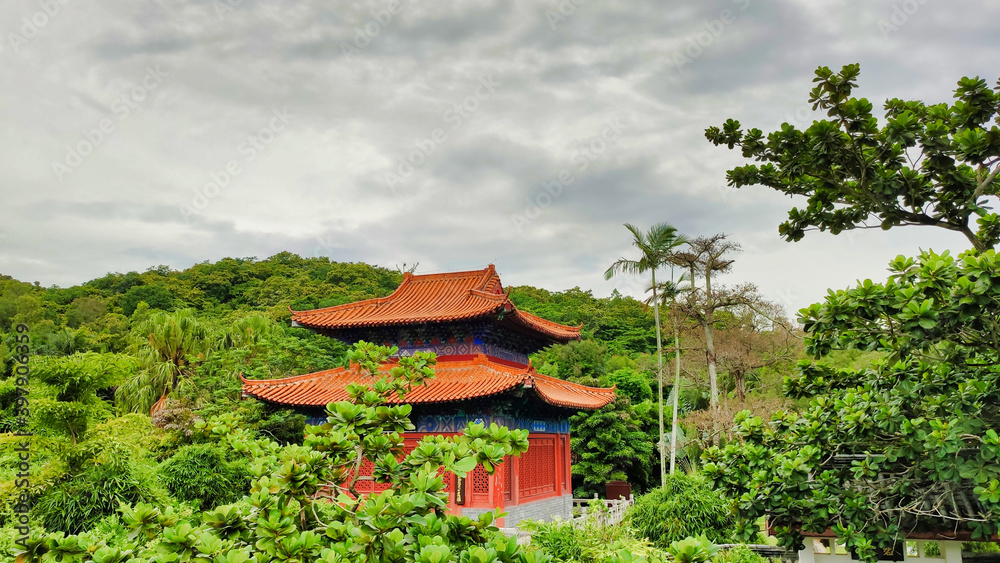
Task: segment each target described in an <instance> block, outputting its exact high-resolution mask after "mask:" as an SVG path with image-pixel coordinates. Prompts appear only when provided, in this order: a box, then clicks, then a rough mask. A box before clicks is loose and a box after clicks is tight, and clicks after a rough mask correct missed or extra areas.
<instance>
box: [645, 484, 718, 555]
mask: <svg viewBox="0 0 1000 563" xmlns="http://www.w3.org/2000/svg"><path fill="white" fill-rule="evenodd" d="M628 522H629V524H630V525H631V526H633V527H634V528H635V530H636V532H637V533H639V534H640V535H641V536H643V537H646V538H648V539H649V540H650V541H651V542H652V543H653V545H655V546H658V547H660V548H669V547H670V544H671V543H673V542H676V541H680V540H683V539H684V538H688V537H692V536H700V535H704V536H706V537H707V538H708V539H709V540H712V541H714V542H716V543H726V542H728V541H729V540H730V539H731V538H732V534H733V516H732V513H731V512H730V510H729V506H728V503H727V501H726V497H725V496H724V495H723V494H722V493H721V492H719V491H716V490H715V489H713V488H712V487H711V486H709V483H708V482H706V481H705V479H703V478H702V477H700V476H698V475H687V474H684V473H675V474H673V475H668V476H667V485H666V487H662V488H658V489H654V490H653V491H652V492H650V493H647V494H645V495H642V496H640V497H639V498H637V499H636V501H635V506H634V507H633V508H632V510H631V511H630V512H629V514H628Z"/></svg>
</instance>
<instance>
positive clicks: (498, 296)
mask: <svg viewBox="0 0 1000 563" xmlns="http://www.w3.org/2000/svg"><path fill="white" fill-rule="evenodd" d="M469 293H471V294H472V295H475V296H477V297H482V298H483V299H489V300H490V301H496V302H497V303H506V302H507V301H508V298H507V296H506V295H504V294H502V293H490V292H489V291H485V290H482V289H476V288H472V289H470V290H469Z"/></svg>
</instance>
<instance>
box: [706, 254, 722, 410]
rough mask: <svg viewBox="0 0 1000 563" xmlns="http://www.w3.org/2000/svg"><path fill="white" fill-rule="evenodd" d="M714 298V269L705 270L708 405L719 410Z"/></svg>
mask: <svg viewBox="0 0 1000 563" xmlns="http://www.w3.org/2000/svg"><path fill="white" fill-rule="evenodd" d="M713 301H714V299H713V298H712V269H711V267H708V268H706V269H705V359H706V361H707V363H708V404H709V406H710V407H712V409H713V410H716V411H717V410H719V376H718V372H717V369H716V363H717V356H716V354H715V304H714V302H713Z"/></svg>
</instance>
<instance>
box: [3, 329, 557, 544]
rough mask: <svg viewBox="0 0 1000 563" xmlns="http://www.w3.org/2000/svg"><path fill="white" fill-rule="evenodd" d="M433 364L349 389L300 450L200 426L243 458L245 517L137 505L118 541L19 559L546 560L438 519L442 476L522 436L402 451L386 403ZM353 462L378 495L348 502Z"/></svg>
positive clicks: (411, 364) (406, 424)
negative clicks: (246, 455) (248, 475)
mask: <svg viewBox="0 0 1000 563" xmlns="http://www.w3.org/2000/svg"><path fill="white" fill-rule="evenodd" d="M395 351H396V350H395V349H390V348H386V347H380V346H373V345H369V344H366V343H363V342H362V343H359V344H358V345H357V346H356V347H355V348H354V350H353V351H352V352H351V353H350V354H349V360H351V361H353V362H356V364H357V365H358V368H357V369H360V370H363V371H364V372H365V373H367V374H368V375H373V374H375V373H376V372H377V368H378V366H379V365H380V364H381V363H382V362H384V361H385V359H386V358H387V357H388V356H389V355H390V354H393V353H394V352H395ZM434 364H435V358H434V355H433V354H428V353H422V352H418V353H416V354H414V355H413V356H411V357H404V358H401V359H400V360H399V362H398V364H397V366H396V367H394V368H393V369H392V370H390V371H389V373H388V374H387V375H386V376H385V377H382V378H381V379H376V380H375V381H374V382H373V383H372V384H371V385H352V386H350V388H349V394H350V396H351V400H350V401H343V402H340V403H331V404H330V405H328V406H327V413H328V415H329V416H328V418H327V422H326V423H325V424H323V425H321V426H310V427H309V428H308V429H307V433H308V434H307V437H306V440H305V443H304V445H302V446H299V445H288V446H284V447H281V446H278V445H277V444H276V443H274V442H271V441H268V440H262V439H252V438H250V437H249V436H248V435H247V433H246V432H245V431H243V430H241V429H240V428H238V427H237V426H234V425H233V422H234V421H232V420H231V419H230V420H229V421H227V420H226V419H224V418H220V419H217V420H215V421H214V422H210V423H205V424H200V425H199V426H198V429H199V432H200V433H201V434H202V435H203V436H206V437H211V436H214V437H217V438H219V439H221V440H224V441H226V442H227V443H228V446H229V447H231V448H232V449H233V450H234V451H237V452H238V451H251V452H252V454H253V457H254V459H255V462H254V465H253V467H252V472H253V474H254V477H253V484H252V487H251V494H250V495H249V496H248V497H245V498H244V501H243V502H244V503H245V506H249V508H250V510H249V512H244V511H243V510H242V509H241V508H240V507H239V506H237V505H227V506H221V507H218V508H217V509H215V510H213V511H210V512H204V513H201V514H191V515H190V516H189V517H187V518H181V517H179V516H178V515H177V514H176V513H174V512H173V511H170V510H161V509H160V508H157V507H155V506H151V505H148V504H142V503H138V504H135V505H134V506H128V505H127V504H123V505H122V507H121V512H122V520H123V521H124V523H125V524H126V525H127V527H128V528H129V529H130V530H131V533H130V534H129V536H128V538H129V540H128V541H127V542H126V543H124V544H122V545H108V544H107V543H106V542H102V543H95V542H93V540H92V538H90V537H88V536H63V535H62V534H53V535H43V534H36V535H34V536H33V537H32V538H30V539H29V540H28V541H27V542H26V545H25V546H24V548H23V550H22V551H21V552H20V554H19V555H18V558H19V561H24V562H25V563H35V562H41V561H61V560H73V561H95V562H106V561H119V562H125V561H128V562H130V563H131V562H135V563H138V562H140V561H154V562H160V563H166V562H182V561H201V560H209V561H220V562H227V563H244V562H248V561H252V562H255V563H263V562H265V561H286V562H289V563H292V562H306V561H324V562H327V563H336V562H356V563H360V562H363V561H383V562H392V561H407V562H410V561H413V562H421V563H436V562H439V561H440V562H444V561H455V560H458V561H480V562H482V563H494V562H496V563H501V562H502V563H515V562H517V563H534V562H539V563H543V562H544V561H547V560H548V559H547V557H546V556H544V554H535V553H529V552H521V551H520V550H519V548H518V545H517V540H516V538H510V539H507V538H504V537H503V536H499V535H497V534H496V531H497V529H496V528H495V527H493V526H492V522H493V518H494V514H493V513H488V514H484V515H482V516H481V517H479V518H478V519H477V520H471V519H469V518H467V517H462V518H460V517H456V516H449V515H446V514H444V507H445V505H446V493H443V492H442V488H443V487H444V481H443V477H442V472H443V471H449V472H452V473H455V474H457V475H459V476H465V475H466V474H467V473H468V472H469V471H471V470H472V469H473V468H475V467H476V465H477V464H482V465H483V466H484V467H485V468H487V471H492V470H493V468H494V467H495V466H496V465H497V464H499V463H500V462H501V461H502V460H503V459H504V457H505V456H509V455H519V454H520V453H522V452H524V451H525V450H526V449H527V443H528V441H527V432H526V431H522V430H515V431H508V430H507V429H506V428H499V427H497V426H496V425H492V426H491V427H490V428H484V427H483V426H482V425H475V424H470V425H469V426H468V427H467V428H466V429H465V431H464V432H463V434H462V435H461V436H456V437H449V438H444V437H440V436H430V437H427V438H425V439H424V440H423V441H422V443H421V444H419V445H418V446H417V448H416V449H414V450H413V451H412V452H411V453H409V454H406V455H404V453H403V438H402V432H404V431H406V430H412V429H413V428H414V426H413V424H412V423H411V422H410V421H409V418H408V415H409V413H410V410H411V409H410V407H409V406H408V405H394V406H388V405H387V404H386V398H387V397H390V396H392V397H396V396H398V395H400V394H402V395H405V394H406V393H407V392H408V391H409V390H410V389H412V388H413V387H414V386H417V385H421V384H422V383H423V382H424V381H425V380H427V379H430V378H433V377H434V372H433V366H434ZM372 379H374V378H372ZM206 455H211V452H206V451H205V450H203V449H198V448H189V449H187V450H185V451H183V452H181V453H180V454H178V456H181V457H179V458H178V457H176V456H175V460H177V461H176V463H177V464H185V463H190V462H191V460H192V459H193V458H198V457H202V458H204V457H205V456H206ZM364 460H368V461H372V462H374V463H375V467H376V468H375V472H374V479H375V481H376V482H379V483H386V484H389V485H390V486H389V488H388V489H386V490H385V491H384V492H381V493H374V494H370V495H367V496H361V495H358V493H357V491H356V489H355V483H356V482H357V475H358V468H359V467H360V464H361V463H362V461H364ZM322 491H327V492H326V493H325V494H323V495H322V496H318V495H319V494H320V493H321V492H322ZM324 498H326V499H329V500H334V501H335V502H326V501H325V500H324ZM147 540H153V541H147Z"/></svg>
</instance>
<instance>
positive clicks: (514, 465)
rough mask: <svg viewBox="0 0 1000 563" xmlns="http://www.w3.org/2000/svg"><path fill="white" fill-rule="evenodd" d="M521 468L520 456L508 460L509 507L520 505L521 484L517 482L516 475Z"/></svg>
mask: <svg viewBox="0 0 1000 563" xmlns="http://www.w3.org/2000/svg"><path fill="white" fill-rule="evenodd" d="M520 467H521V456H512V457H511V458H510V471H511V479H510V505H511V506H517V505H518V504H520V503H521V495H520V490H521V483H520V481H519V480H518V474H519V473H520Z"/></svg>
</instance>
